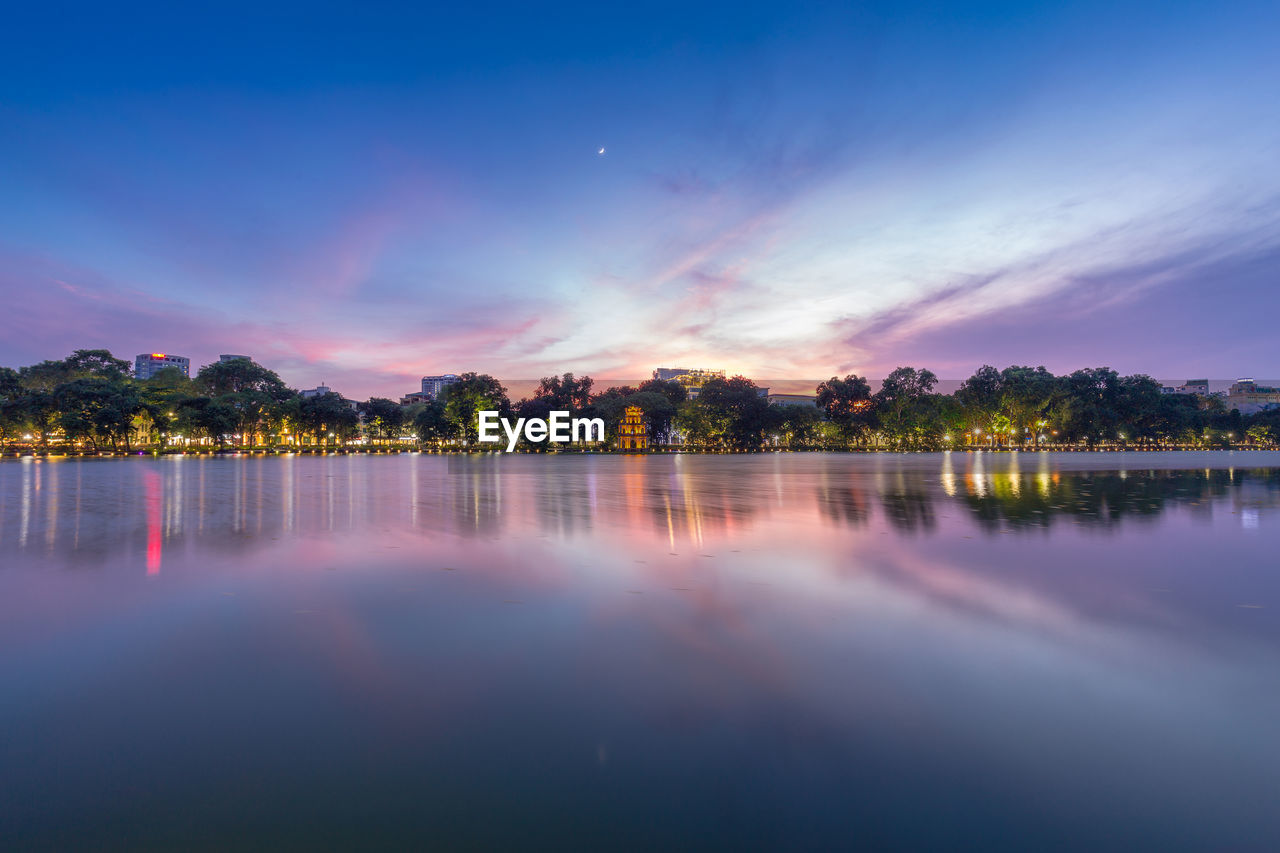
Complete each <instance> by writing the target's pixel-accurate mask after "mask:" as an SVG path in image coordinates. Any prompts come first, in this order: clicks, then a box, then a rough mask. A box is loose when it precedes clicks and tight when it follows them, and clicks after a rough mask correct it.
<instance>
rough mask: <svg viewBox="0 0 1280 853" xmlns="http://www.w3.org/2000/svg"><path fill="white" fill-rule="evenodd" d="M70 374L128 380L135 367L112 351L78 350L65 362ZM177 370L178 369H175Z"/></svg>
mask: <svg viewBox="0 0 1280 853" xmlns="http://www.w3.org/2000/svg"><path fill="white" fill-rule="evenodd" d="M64 364H66V366H67V370H68V372H69V373H70V374H71V375H72V376H74V377H76V378H85V377H89V376H99V377H102V378H103V379H117V380H119V379H128V378H129V376H130V375H131V374H132V373H133V365H131V364H129V362H127V361H125V360H124V359H121V358H116V357H115V356H113V355H112V354H111V351H110V350H105V349H78V350H76V351H75V352H73V353H71V355H69V356H67V358H66V359H65V361H64ZM174 369H175V370H176V368H174Z"/></svg>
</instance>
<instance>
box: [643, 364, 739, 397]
mask: <svg viewBox="0 0 1280 853" xmlns="http://www.w3.org/2000/svg"><path fill="white" fill-rule="evenodd" d="M653 378H654V379H657V380H659V381H661V382H679V383H680V384H681V385H683V386H684V390H685V393H686V394H688V395H689V399H690V400H694V399H697V397H698V392H700V391H701V390H702V386H703V385H705V384H706V383H707V381H708V380H711V379H724V371H723V370H709V369H707V368H701V367H659V368H657V369H656V370H654V371H653Z"/></svg>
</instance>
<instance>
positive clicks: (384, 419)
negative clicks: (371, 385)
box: [360, 397, 405, 439]
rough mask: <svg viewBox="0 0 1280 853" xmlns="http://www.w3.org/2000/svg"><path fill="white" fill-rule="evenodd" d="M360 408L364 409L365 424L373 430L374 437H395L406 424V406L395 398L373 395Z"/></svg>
mask: <svg viewBox="0 0 1280 853" xmlns="http://www.w3.org/2000/svg"><path fill="white" fill-rule="evenodd" d="M360 408H361V409H362V410H363V411H364V416H365V425H366V426H367V427H368V428H369V429H370V430H371V431H372V432H373V435H374V438H381V439H386V438H394V437H395V436H397V435H399V433H400V428H401V427H402V426H404V415H405V412H404V408H403V407H402V406H401V405H400V404H399V403H397V402H395V401H394V400H388V399H386V398H384V397H371V398H370V399H369V401H368V402H367V403H362V404H361V406H360Z"/></svg>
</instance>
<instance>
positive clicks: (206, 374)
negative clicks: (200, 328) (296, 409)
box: [196, 358, 296, 444]
mask: <svg viewBox="0 0 1280 853" xmlns="http://www.w3.org/2000/svg"><path fill="white" fill-rule="evenodd" d="M196 382H197V383H198V384H199V385H200V386H201V387H202V388H203V389H204V390H206V391H207V392H208V393H209V394H210V395H211V396H213V397H214V398H215V399H217V400H218V401H219V402H220V403H223V404H224V405H228V406H231V407H232V408H233V409H235V411H236V415H237V417H236V421H237V423H236V430H235V431H236V432H237V433H239V434H240V435H241V436H242V437H243V439H244V440H246V443H248V444H255V443H256V440H257V438H258V436H259V435H260V433H262V432H263V431H264V430H265V429H267V428H268V427H270V425H271V424H272V423H273V422H279V421H280V419H281V418H282V417H283V415H284V412H285V405H286V404H287V403H288V401H289V400H290V399H291V398H293V397H295V396H296V395H295V393H294V392H293V391H292V390H291V389H289V388H288V387H287V386H286V385H285V384H284V382H283V381H281V379H280V377H279V376H277V375H276V373H275V371H272V370H268V369H267V368H265V367H263V366H262V365H260V364H258V363H257V362H255V361H252V360H250V359H247V358H233V359H231V360H229V361H217V362H214V363H213V364H207V365H205V366H204V367H202V368H200V372H199V373H198V374H196Z"/></svg>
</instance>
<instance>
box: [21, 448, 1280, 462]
mask: <svg viewBox="0 0 1280 853" xmlns="http://www.w3.org/2000/svg"><path fill="white" fill-rule="evenodd" d="M945 453H964V454H976V453H981V454H1001V455H1006V454H1013V453H1026V454H1041V453H1061V454H1072V455H1081V454H1093V455H1099V456H1102V455H1109V454H1115V453H1161V454H1178V453H1221V454H1231V453H1274V454H1276V455H1277V457H1278V458H1280V448H1273V447H1094V448H1082V447H1039V448H1034V449H1024V448H1017V447H963V448H961V447H957V448H944V449H941V450H886V449H880V448H876V449H870V448H868V449H859V448H849V449H830V448H814V449H812V450H791V449H785V448H768V449H761V450H685V449H682V448H670V449H667V448H655V449H651V450H648V451H635V450H586V449H576V448H566V449H563V450H524V449H519V448H518V449H516V450H514V451H511V452H510V453H508V452H506V451H502V450H489V449H485V450H462V449H451V450H443V449H423V448H407V447H401V448H340V449H338V448H316V449H310V448H305V449H283V448H243V449H224V450H170V451H153V450H129V451H126V450H114V451H113V450H100V451H88V450H86V451H73V452H69V453H68V452H61V451H57V450H18V451H14V450H5V451H3V452H0V461H21V460H23V459H161V458H171V457H172V458H185V457H195V458H219V457H242V456H254V457H269V456H278V457H287V456H511V455H520V456H563V455H569V456H764V455H775V454H785V455H796V456H801V455H812V454H830V455H838V456H928V455H940V454H945Z"/></svg>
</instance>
